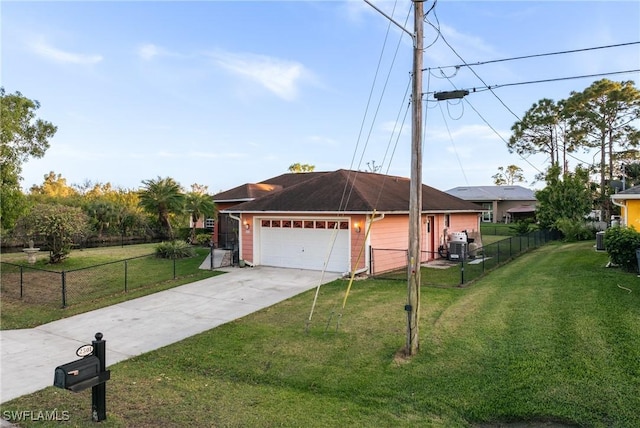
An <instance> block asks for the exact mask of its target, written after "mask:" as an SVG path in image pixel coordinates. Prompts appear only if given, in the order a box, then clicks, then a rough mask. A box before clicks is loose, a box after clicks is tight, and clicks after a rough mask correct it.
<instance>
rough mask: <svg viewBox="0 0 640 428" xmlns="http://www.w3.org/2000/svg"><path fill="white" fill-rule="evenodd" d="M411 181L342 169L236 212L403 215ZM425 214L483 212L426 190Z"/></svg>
mask: <svg viewBox="0 0 640 428" xmlns="http://www.w3.org/2000/svg"><path fill="white" fill-rule="evenodd" d="M409 184H410V180H409V179H408V178H404V177H395V176H389V175H383V174H376V173H370V172H360V171H351V170H344V169H340V170H337V171H334V172H327V173H324V174H318V175H316V176H314V177H312V178H310V179H309V180H305V181H302V182H300V183H298V184H295V185H292V186H289V187H286V188H284V189H282V190H281V191H278V192H271V193H269V194H267V195H265V196H263V197H261V198H259V199H255V200H253V201H249V202H245V203H243V204H240V205H237V206H235V207H233V208H232V209H229V210H227V211H232V212H264V211H270V212H279V211H280V212H291V211H293V212H327V211H328V212H337V211H349V212H372V211H374V210H376V211H380V212H403V213H406V212H408V210H409ZM422 209H423V211H432V212H433V211H467V212H469V211H472V212H476V211H477V212H479V211H482V208H481V207H480V206H478V205H476V204H474V203H471V202H467V201H464V200H462V199H459V198H457V197H455V196H451V195H449V194H447V193H445V192H441V191H440V190H437V189H434V188H433V187H429V186H425V185H423V186H422Z"/></svg>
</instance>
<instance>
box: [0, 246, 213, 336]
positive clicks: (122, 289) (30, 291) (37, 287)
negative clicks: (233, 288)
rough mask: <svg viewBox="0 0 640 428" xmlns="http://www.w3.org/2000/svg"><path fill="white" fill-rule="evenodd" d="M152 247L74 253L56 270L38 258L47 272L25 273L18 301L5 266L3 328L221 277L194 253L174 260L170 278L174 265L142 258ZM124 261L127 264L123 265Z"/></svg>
mask: <svg viewBox="0 0 640 428" xmlns="http://www.w3.org/2000/svg"><path fill="white" fill-rule="evenodd" d="M155 245H156V244H142V245H132V246H127V247H122V248H121V247H109V248H93V249H87V250H76V251H73V252H72V253H71V255H70V257H69V258H68V259H66V260H65V261H64V262H63V263H60V264H56V265H49V264H47V263H46V258H42V259H41V260H39V261H38V262H37V263H36V265H35V267H37V268H38V269H45V270H46V271H34V270H32V269H25V271H24V272H23V275H22V279H23V284H24V285H23V295H22V297H21V296H20V286H19V284H20V272H19V270H18V268H15V267H13V266H11V267H8V266H6V265H3V272H2V285H1V289H2V306H1V309H2V310H1V311H0V324H1V328H2V329H4V330H6V329H17V328H29V327H35V326H38V325H41V324H45V323H47V322H51V321H55V320H57V319H61V318H65V317H68V316H71V315H76V314H79V313H82V312H87V311H90V310H93V309H98V308H101V307H105V306H109V305H113V304H115V303H119V302H123V301H126V300H130V299H134V298H136V297H140V296H144V295H147V294H151V293H155V292H158V291H161V290H166V289H169V288H173V287H176V286H178V285H182V284H186V283H189V282H193V281H196V280H199V279H204V278H208V277H211V276H214V275H218V274H220V273H221V272H216V271H213V272H212V271H208V270H201V269H199V266H200V264H201V263H202V261H203V260H204V259H205V258H206V256H207V255H208V253H209V249H208V248H196V253H197V254H196V256H195V257H191V258H187V259H180V260H176V263H175V279H174V264H173V260H167V259H160V258H156V257H155V256H149V257H140V256H144V255H149V254H152V253H153V248H154V247H155ZM9 256H10V257H4V256H3V259H2V260H3V261H6V262H9V260H13V261H12V263H19V264H22V265H24V266H28V265H27V263H26V260H25V257H24V255H23V254H20V255H15V254H11V255H9ZM19 256H22V257H19ZM132 257H138V258H133V259H132ZM7 259H9V260H7ZM123 259H128V260H127V263H126V265H125V262H124V261H122V260H123ZM125 270H126V282H125ZM62 271H65V289H66V295H65V303H66V305H67V306H66V307H64V308H62V276H61V274H60V272H62Z"/></svg>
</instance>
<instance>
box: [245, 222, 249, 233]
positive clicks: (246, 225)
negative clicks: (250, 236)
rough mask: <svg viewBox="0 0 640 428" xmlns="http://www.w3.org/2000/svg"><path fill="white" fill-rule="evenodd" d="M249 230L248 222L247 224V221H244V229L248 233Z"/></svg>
mask: <svg viewBox="0 0 640 428" xmlns="http://www.w3.org/2000/svg"><path fill="white" fill-rule="evenodd" d="M249 228H250V226H249V222H248V221H245V222H244V229H245V230H247V231H248V230H249Z"/></svg>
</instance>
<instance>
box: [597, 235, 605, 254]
mask: <svg viewBox="0 0 640 428" xmlns="http://www.w3.org/2000/svg"><path fill="white" fill-rule="evenodd" d="M604 250H605V248H604V232H596V251H604Z"/></svg>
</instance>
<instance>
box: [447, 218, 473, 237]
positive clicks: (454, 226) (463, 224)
mask: <svg viewBox="0 0 640 428" xmlns="http://www.w3.org/2000/svg"><path fill="white" fill-rule="evenodd" d="M463 230H466V231H467V232H469V233H471V232H477V231H478V214H476V213H471V214H455V215H451V221H450V226H449V233H451V232H462V231H463Z"/></svg>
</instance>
